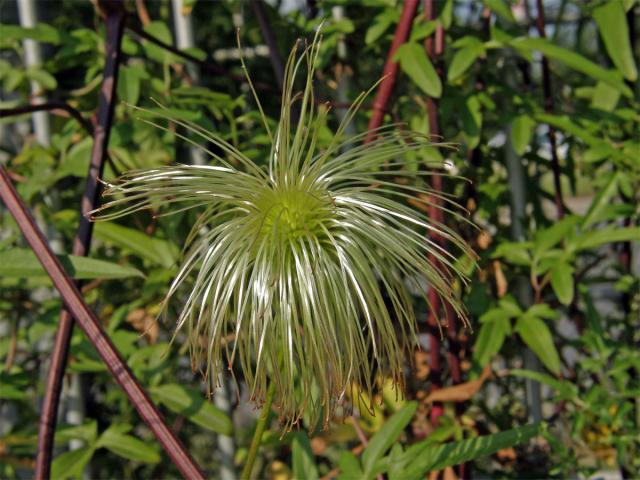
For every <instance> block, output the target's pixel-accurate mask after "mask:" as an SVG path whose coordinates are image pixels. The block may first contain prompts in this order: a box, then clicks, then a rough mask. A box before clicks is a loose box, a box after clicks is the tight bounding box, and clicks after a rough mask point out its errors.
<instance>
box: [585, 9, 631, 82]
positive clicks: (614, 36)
mask: <svg viewBox="0 0 640 480" xmlns="http://www.w3.org/2000/svg"><path fill="white" fill-rule="evenodd" d="M593 18H594V19H595V21H596V23H597V24H598V29H599V30H600V36H601V37H602V41H603V42H604V46H605V48H606V49H607V53H608V54H609V57H610V58H611V60H612V61H613V64H614V65H615V66H616V68H617V69H618V70H620V72H622V75H624V77H625V78H626V79H627V80H630V81H632V82H635V81H636V80H637V78H638V70H637V69H636V64H635V62H634V60H633V49H632V46H631V42H630V41H629V28H628V26H627V18H626V16H625V11H624V6H623V5H622V2H620V1H619V0H609V1H608V2H606V3H604V4H602V5H600V6H599V7H596V8H595V9H594V10H593Z"/></svg>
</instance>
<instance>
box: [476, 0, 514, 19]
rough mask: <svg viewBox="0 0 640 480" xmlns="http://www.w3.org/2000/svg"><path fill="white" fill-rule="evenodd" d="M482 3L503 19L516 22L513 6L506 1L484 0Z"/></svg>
mask: <svg viewBox="0 0 640 480" xmlns="http://www.w3.org/2000/svg"><path fill="white" fill-rule="evenodd" d="M482 3H484V4H485V5H486V6H487V7H488V8H489V9H490V10H491V11H493V12H495V13H496V15H498V16H499V17H501V18H502V19H504V20H506V21H508V22H511V23H516V19H515V18H513V13H512V12H511V7H510V6H509V5H508V4H507V3H505V2H504V0H482Z"/></svg>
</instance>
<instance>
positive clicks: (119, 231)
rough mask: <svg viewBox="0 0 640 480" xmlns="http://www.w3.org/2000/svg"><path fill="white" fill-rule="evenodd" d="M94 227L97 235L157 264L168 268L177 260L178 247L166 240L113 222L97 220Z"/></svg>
mask: <svg viewBox="0 0 640 480" xmlns="http://www.w3.org/2000/svg"><path fill="white" fill-rule="evenodd" d="M94 228H95V230H94V232H95V235H96V237H98V238H100V239H101V240H103V241H105V242H109V243H112V244H115V245H118V246H119V247H122V248H124V249H126V250H129V251H131V252H132V253H134V254H136V255H138V256H139V257H141V258H144V259H146V260H149V261H150V262H151V263H153V264H155V265H161V266H163V267H167V268H168V267H171V266H173V265H174V263H175V261H176V258H177V249H176V247H175V246H174V245H173V244H172V243H170V242H168V241H166V240H162V239H160V238H154V237H150V236H148V235H146V234H145V233H142V232H140V231H138V230H135V229H133V228H129V227H124V226H122V225H119V224H117V223H112V222H97V223H96V225H95V227H94Z"/></svg>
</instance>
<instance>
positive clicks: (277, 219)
mask: <svg viewBox="0 0 640 480" xmlns="http://www.w3.org/2000/svg"><path fill="white" fill-rule="evenodd" d="M256 203H257V206H258V208H259V210H260V213H261V216H262V228H261V229H260V234H261V235H262V236H274V237H277V238H280V239H282V240H291V241H295V240H297V239H299V238H300V237H303V236H307V235H311V236H316V237H320V236H324V235H323V229H322V223H323V222H324V221H326V220H327V218H328V215H329V214H330V212H331V208H330V207H331V200H330V198H329V196H328V195H327V194H326V193H324V192H320V191H306V190H301V189H295V188H288V189H279V190H269V191H267V192H265V193H264V194H262V195H261V198H260V199H259V200H258V202H256Z"/></svg>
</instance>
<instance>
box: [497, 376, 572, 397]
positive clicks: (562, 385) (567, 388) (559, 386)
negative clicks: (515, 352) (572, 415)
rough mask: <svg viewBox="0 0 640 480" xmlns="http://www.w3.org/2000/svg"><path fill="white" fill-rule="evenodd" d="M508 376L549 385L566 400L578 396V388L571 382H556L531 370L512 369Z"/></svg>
mask: <svg viewBox="0 0 640 480" xmlns="http://www.w3.org/2000/svg"><path fill="white" fill-rule="evenodd" d="M509 374H511V375H515V376H516V377H523V378H530V379H531V380H535V381H536V382H540V383H544V384H545V385H549V386H550V387H551V388H553V389H554V390H557V391H558V393H559V394H560V395H562V396H563V397H564V398H565V399H566V400H573V399H575V398H577V396H578V387H576V386H575V385H573V384H572V383H571V382H568V381H563V380H557V379H555V378H553V377H551V376H549V375H547V374H545V373H541V372H534V371H532V370H520V369H513V370H509Z"/></svg>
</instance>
